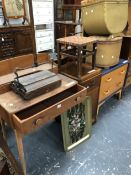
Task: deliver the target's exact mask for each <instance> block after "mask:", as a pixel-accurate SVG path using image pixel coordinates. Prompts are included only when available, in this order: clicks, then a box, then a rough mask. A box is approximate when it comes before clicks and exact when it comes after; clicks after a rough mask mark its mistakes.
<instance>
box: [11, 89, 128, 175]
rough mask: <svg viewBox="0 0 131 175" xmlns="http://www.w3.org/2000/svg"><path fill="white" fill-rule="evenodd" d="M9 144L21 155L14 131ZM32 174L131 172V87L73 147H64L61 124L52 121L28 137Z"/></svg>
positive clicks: (112, 101)
mask: <svg viewBox="0 0 131 175" xmlns="http://www.w3.org/2000/svg"><path fill="white" fill-rule="evenodd" d="M8 141H9V146H10V148H11V150H12V151H13V153H14V154H15V155H16V157H17V156H18V154H17V149H16V142H15V139H14V134H13V133H12V132H11V131H10V130H9V129H8ZM24 143H25V156H26V161H27V172H28V175H131V87H130V88H128V89H127V90H126V92H125V94H124V96H123V98H122V100H120V101H118V100H117V99H116V98H114V97H113V98H111V99H110V100H109V101H108V102H106V103H105V104H104V105H103V106H102V107H101V108H100V112H99V118H98V122H97V123H96V124H95V125H94V126H93V130H92V137H91V138H90V139H89V140H87V141H85V142H84V143H83V144H81V145H79V146H78V147H77V148H75V149H73V150H72V151H70V152H68V153H65V152H64V149H63V143H62V137H61V128H60V125H59V124H58V123H56V122H51V123H49V124H48V125H46V126H44V127H42V128H41V129H39V130H38V131H37V132H35V133H33V134H30V135H29V136H27V137H25V139H24Z"/></svg>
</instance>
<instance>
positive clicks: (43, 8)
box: [32, 0, 54, 52]
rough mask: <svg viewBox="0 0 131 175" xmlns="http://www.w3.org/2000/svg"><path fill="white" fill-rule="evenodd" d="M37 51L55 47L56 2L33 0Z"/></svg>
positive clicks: (51, 0)
mask: <svg viewBox="0 0 131 175" xmlns="http://www.w3.org/2000/svg"><path fill="white" fill-rule="evenodd" d="M32 5H33V17H34V28H35V39H36V51H37V52H42V51H46V50H50V49H54V2H53V0H33V1H32Z"/></svg>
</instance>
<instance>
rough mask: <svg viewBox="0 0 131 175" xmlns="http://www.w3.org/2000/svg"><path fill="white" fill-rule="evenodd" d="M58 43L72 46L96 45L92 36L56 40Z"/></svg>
mask: <svg viewBox="0 0 131 175" xmlns="http://www.w3.org/2000/svg"><path fill="white" fill-rule="evenodd" d="M57 42H58V43H61V44H69V45H72V46H84V45H86V44H88V43H96V42H97V38H96V37H94V36H89V37H83V36H68V37H64V38H59V39H57Z"/></svg>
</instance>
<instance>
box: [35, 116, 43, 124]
mask: <svg viewBox="0 0 131 175" xmlns="http://www.w3.org/2000/svg"><path fill="white" fill-rule="evenodd" d="M40 124H42V119H41V118H39V119H37V120H35V121H34V125H40Z"/></svg>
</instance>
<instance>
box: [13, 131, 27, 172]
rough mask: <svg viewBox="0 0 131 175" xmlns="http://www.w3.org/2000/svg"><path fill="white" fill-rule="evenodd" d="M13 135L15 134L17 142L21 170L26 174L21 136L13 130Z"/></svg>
mask: <svg viewBox="0 0 131 175" xmlns="http://www.w3.org/2000/svg"><path fill="white" fill-rule="evenodd" d="M15 136H16V142H17V147H18V153H19V158H20V162H21V165H22V168H23V172H24V174H25V175H26V162H25V158H24V147H23V140H22V139H23V136H22V134H21V133H19V132H18V131H16V130H15Z"/></svg>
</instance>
